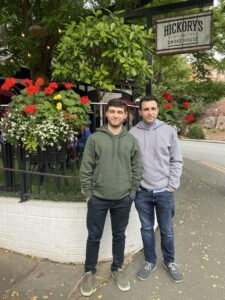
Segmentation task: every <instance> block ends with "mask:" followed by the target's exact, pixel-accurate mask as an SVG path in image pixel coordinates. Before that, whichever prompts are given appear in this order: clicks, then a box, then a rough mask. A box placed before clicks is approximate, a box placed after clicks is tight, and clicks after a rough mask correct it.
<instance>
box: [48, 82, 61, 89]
mask: <svg viewBox="0 0 225 300" xmlns="http://www.w3.org/2000/svg"><path fill="white" fill-rule="evenodd" d="M48 87H49V88H50V89H57V88H58V87H59V86H58V83H57V82H54V81H53V82H50V83H49V85H48Z"/></svg>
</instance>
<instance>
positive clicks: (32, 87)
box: [26, 84, 39, 95]
mask: <svg viewBox="0 0 225 300" xmlns="http://www.w3.org/2000/svg"><path fill="white" fill-rule="evenodd" d="M26 91H27V94H28V95H33V94H37V93H38V92H39V87H38V86H36V85H33V84H31V85H29V86H28V87H27V88H26Z"/></svg>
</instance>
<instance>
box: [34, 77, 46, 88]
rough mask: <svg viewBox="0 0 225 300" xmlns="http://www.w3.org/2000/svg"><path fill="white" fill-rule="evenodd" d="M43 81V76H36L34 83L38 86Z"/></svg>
mask: <svg viewBox="0 0 225 300" xmlns="http://www.w3.org/2000/svg"><path fill="white" fill-rule="evenodd" d="M44 82H45V80H44V78H43V77H38V78H37V79H36V82H35V84H36V85H38V86H40V85H43V84H44Z"/></svg>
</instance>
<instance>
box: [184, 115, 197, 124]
mask: <svg viewBox="0 0 225 300" xmlns="http://www.w3.org/2000/svg"><path fill="white" fill-rule="evenodd" d="M194 120H195V116H194V115H192V114H189V115H186V117H185V121H186V122H188V123H192V122H194Z"/></svg>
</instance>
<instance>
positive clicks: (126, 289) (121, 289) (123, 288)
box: [112, 274, 130, 292]
mask: <svg viewBox="0 0 225 300" xmlns="http://www.w3.org/2000/svg"><path fill="white" fill-rule="evenodd" d="M112 277H113V278H114V279H115V282H116V284H117V286H118V288H119V290H120V291H122V292H127V291H129V290H130V282H129V281H128V286H127V287H122V286H120V285H119V284H118V282H117V280H116V278H115V277H114V275H113V274H112Z"/></svg>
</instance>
